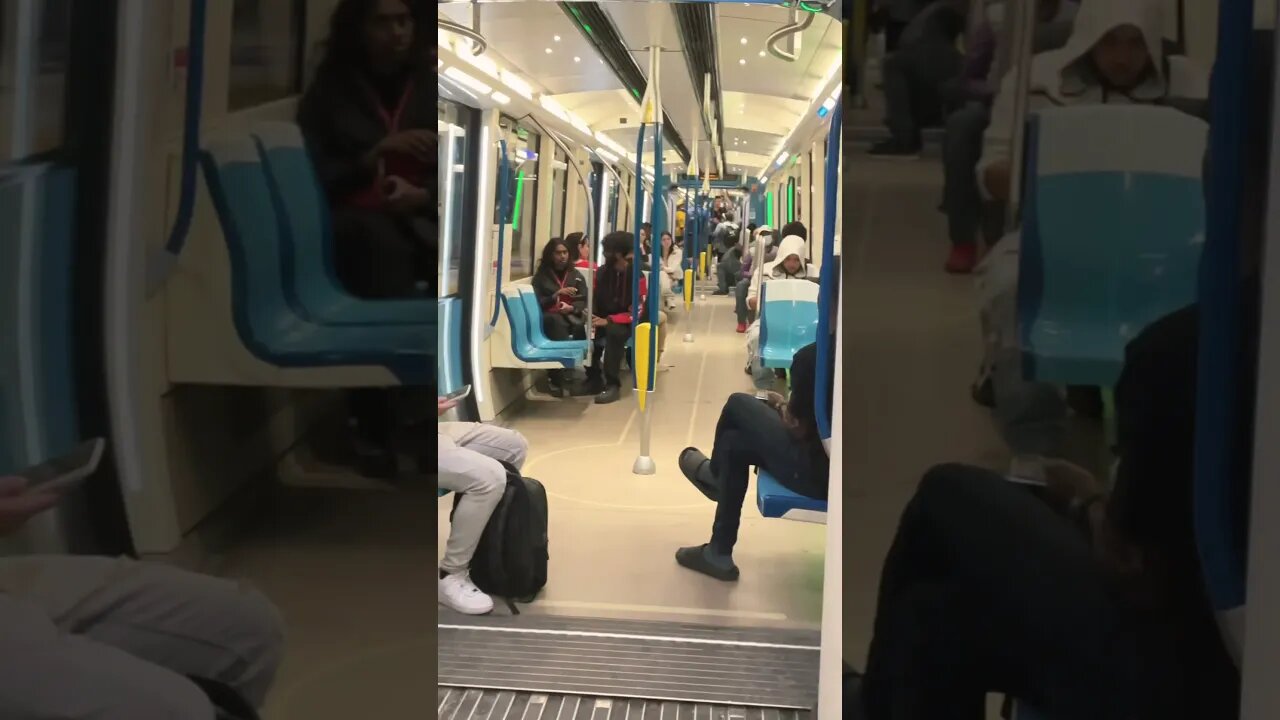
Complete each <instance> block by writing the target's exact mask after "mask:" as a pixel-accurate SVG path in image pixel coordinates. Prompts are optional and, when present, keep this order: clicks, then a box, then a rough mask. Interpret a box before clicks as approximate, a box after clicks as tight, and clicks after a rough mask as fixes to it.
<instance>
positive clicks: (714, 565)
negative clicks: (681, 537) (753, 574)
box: [676, 545, 738, 582]
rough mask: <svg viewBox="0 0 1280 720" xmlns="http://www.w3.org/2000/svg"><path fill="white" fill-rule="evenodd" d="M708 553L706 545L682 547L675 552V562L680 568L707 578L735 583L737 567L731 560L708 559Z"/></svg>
mask: <svg viewBox="0 0 1280 720" xmlns="http://www.w3.org/2000/svg"><path fill="white" fill-rule="evenodd" d="M708 552H709V548H708V547H707V546H706V545H694V546H693V547H682V548H680V549H679V550H677V551H676V562H677V563H679V564H680V566H681V567H686V568H689V569H690V570H693V571H694V572H700V573H702V574H703V575H706V576H707V577H713V578H715V579H716V580H721V581H723V582H735V581H736V580H737V579H738V566H737V565H734V564H733V558H728V557H726V558H716V559H712V558H710V557H708ZM726 563H727V564H726Z"/></svg>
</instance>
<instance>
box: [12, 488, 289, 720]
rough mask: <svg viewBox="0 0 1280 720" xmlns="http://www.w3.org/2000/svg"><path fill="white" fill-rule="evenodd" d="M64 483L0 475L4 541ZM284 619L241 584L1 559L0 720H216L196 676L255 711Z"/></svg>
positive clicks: (95, 563) (72, 561) (270, 675)
mask: <svg viewBox="0 0 1280 720" xmlns="http://www.w3.org/2000/svg"><path fill="white" fill-rule="evenodd" d="M68 487H69V486H68V485H64V484H61V483H58V482H49V483H40V484H38V485H34V486H33V485H32V482H31V481H30V480H28V479H27V478H24V477H0V537H2V536H7V535H11V534H13V533H16V532H17V531H18V530H20V529H21V528H22V527H23V526H24V525H25V524H26V523H27V522H28V521H29V520H31V519H32V518H35V517H37V516H38V515H40V514H41V513H43V512H45V511H47V510H49V509H50V508H53V507H55V506H56V505H57V504H58V503H59V502H60V501H61V500H62V499H63V496H64V494H65V493H66V491H67V488H68ZM283 646H284V639H283V627H282V621H281V619H280V614H279V612H278V611H277V610H276V608H275V607H274V606H273V605H272V604H271V603H270V601H268V600H267V599H266V598H265V597H264V596H263V595H261V594H260V593H258V592H257V591H255V590H252V589H249V588H247V587H245V586H243V585H241V584H239V583H237V582H233V581H230V580H225V579H222V578H215V577H210V576H206V575H199V574H196V573H191V572H186V571H183V570H179V569H177V568H173V567H169V566H167V565H162V564H158V563H145V562H137V561H135V560H131V559H129V558H107V557H92V556H82V555H77V556H72V555H35V556H32V555H15V556H8V557H4V558H0V668H3V670H0V717H3V718H15V719H19V718H55V717H56V718H68V719H69V720H81V719H83V720H88V719H89V718H92V719H93V720H139V719H140V718H210V719H212V718H214V717H215V712H216V710H215V707H214V705H213V702H212V701H211V700H210V698H209V696H208V695H206V694H205V692H204V691H203V690H202V689H201V687H200V686H199V685H198V684H197V682H196V681H195V680H193V678H198V679H200V680H201V681H213V682H216V683H219V684H222V685H225V686H227V687H230V688H231V689H232V690H234V691H235V692H236V693H237V694H238V695H239V696H240V698H241V699H243V700H244V701H245V703H246V704H248V705H250V706H252V707H260V706H261V705H262V703H263V701H264V700H265V699H266V696H267V691H268V690H269V689H270V688H271V685H272V682H273V680H274V678H275V674H276V669H277V668H278V667H279V664H280V660H281V657H282V655H283Z"/></svg>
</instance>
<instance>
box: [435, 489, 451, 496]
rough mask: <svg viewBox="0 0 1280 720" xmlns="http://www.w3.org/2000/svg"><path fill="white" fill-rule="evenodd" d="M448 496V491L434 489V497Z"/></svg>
mask: <svg viewBox="0 0 1280 720" xmlns="http://www.w3.org/2000/svg"><path fill="white" fill-rule="evenodd" d="M448 494H449V491H448V490H445V489H444V488H436V497H438V498H442V497H444V496H445V495H448Z"/></svg>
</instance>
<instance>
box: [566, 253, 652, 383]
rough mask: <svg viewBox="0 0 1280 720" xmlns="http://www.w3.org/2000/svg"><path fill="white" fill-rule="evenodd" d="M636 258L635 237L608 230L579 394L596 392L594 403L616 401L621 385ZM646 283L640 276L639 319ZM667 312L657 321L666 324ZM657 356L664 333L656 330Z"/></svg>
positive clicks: (644, 310) (642, 314)
mask: <svg viewBox="0 0 1280 720" xmlns="http://www.w3.org/2000/svg"><path fill="white" fill-rule="evenodd" d="M634 259H635V247H634V239H633V236H632V235H631V233H629V232H625V231H622V230H619V231H616V232H612V233H609V234H608V235H606V236H605V238H604V264H603V265H602V266H601V268H600V269H599V270H598V271H597V272H596V277H595V284H596V287H595V292H594V304H595V307H593V308H592V311H591V324H592V326H593V327H595V330H596V337H597V342H596V343H595V344H594V347H592V349H591V351H592V358H591V366H590V367H588V368H587V382H586V384H585V385H584V386H583V387H582V389H581V390H580V391H579V392H576V393H575V394H579V395H595V396H596V399H595V401H596V403H597V404H599V405H606V404H608V403H612V402H617V400H618V396H619V394H620V392H621V388H622V377H621V373H622V358H623V356H624V355H626V352H627V348H626V345H627V340H629V339H630V338H631V310H632V305H631V302H632V297H631V267H632V266H631V263H632V262H633V261H634ZM647 293H648V283H646V282H645V280H644V277H643V276H641V278H640V299H641V305H642V306H644V307H641V308H640V315H639V316H640V322H645V317H646V314H647V305H646V303H645V302H644V299H645V298H646V297H647ZM665 322H666V313H664V312H661V311H659V313H658V324H659V326H661V325H663V324H665ZM658 336H659V345H658V355H659V357H661V353H662V343H663V342H664V338H665V336H666V333H664V332H659V333H658Z"/></svg>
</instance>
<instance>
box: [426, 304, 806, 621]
mask: <svg viewBox="0 0 1280 720" xmlns="http://www.w3.org/2000/svg"><path fill="white" fill-rule="evenodd" d="M672 318H673V320H672V329H671V333H672V334H671V336H670V338H669V339H668V341H667V346H666V347H667V350H666V355H665V356H664V358H663V362H664V363H669V364H671V365H673V367H672V368H671V369H670V370H668V371H667V372H664V373H662V374H660V375H659V378H658V391H657V393H656V394H655V395H654V396H652V397H651V399H650V402H651V403H652V404H651V406H650V409H651V411H652V419H651V423H652V443H651V449H650V455H651V457H653V459H654V461H655V463H656V465H657V473H656V474H654V475H635V474H633V473H632V471H631V468H632V463H633V462H634V460H635V459H636V457H637V455H638V454H639V448H640V425H641V423H642V416H641V415H640V413H639V409H638V404H637V402H636V396H635V394H634V393H632V392H627V393H625V394H624V396H623V399H622V400H621V401H619V402H617V403H615V404H612V405H594V404H592V403H591V402H590V399H589V398H577V399H572V400H569V399H566V400H555V399H553V398H550V397H546V396H540V397H535V398H534V399H533V400H532V401H531V402H530V403H529V404H528V406H527V407H526V408H525V409H524V410H523V411H521V412H519V413H518V414H516V415H515V416H514V417H511V418H509V419H507V424H508V425H509V426H511V427H513V428H515V429H517V430H519V431H520V432H521V433H523V434H524V435H525V437H526V438H527V439H528V440H529V446H530V455H529V459H528V461H527V462H526V464H525V467H524V473H525V474H526V475H528V476H530V477H534V478H537V479H539V480H541V481H542V482H543V483H544V484H545V485H546V487H547V492H548V495H549V501H550V506H551V516H550V536H551V564H550V576H549V579H548V582H547V589H546V593H545V595H544V596H543V597H541V598H540V599H539V600H538V602H536V603H534V604H533V605H532V606H530V608H529V612H535V613H553V614H560V615H575V616H586V617H627V618H635V619H665V620H679V621H687V622H700V623H710V624H721V625H765V626H778V627H789V626H811V627H817V625H818V624H819V620H820V618H821V594H822V557H823V555H822V552H823V545H824V539H823V527H822V526H820V525H812V524H807V523H797V522H789V521H781V520H766V519H763V518H761V517H760V515H759V513H758V512H757V511H756V509H755V507H754V495H751V496H750V497H748V505H747V506H746V507H745V508H744V512H743V524H742V530H741V541H740V542H739V545H738V547H737V550H736V553H735V558H736V561H737V563H738V565H739V567H740V568H741V569H742V579H741V580H740V581H739V582H738V583H735V584H725V583H721V582H719V581H716V580H712V579H709V578H706V577H703V576H700V575H697V574H695V573H691V572H689V571H687V570H684V569H682V568H680V567H679V566H678V565H676V564H675V560H674V557H673V554H674V552H675V549H676V548H677V547H679V546H681V545H693V544H698V543H702V542H706V541H707V540H708V539H709V537H710V531H711V519H712V515H713V512H714V505H713V504H712V503H710V502H708V501H707V500H706V499H705V498H704V497H703V496H702V495H701V494H699V493H698V492H697V491H696V490H694V489H693V487H692V486H691V485H690V484H689V482H688V481H687V480H685V478H684V476H683V475H682V474H681V473H680V470H679V468H678V467H677V462H676V459H677V457H678V455H679V452H680V451H681V450H682V449H683V448H685V447H687V446H689V445H694V446H697V447H700V448H703V449H704V450H706V451H708V452H709V451H710V447H711V439H712V436H713V434H714V430H715V424H716V420H717V418H718V417H719V413H720V408H721V407H722V406H723V405H724V402H725V400H726V399H727V398H728V397H729V395H730V394H732V393H734V392H751V391H752V387H751V379H750V378H749V377H748V376H747V375H746V374H744V373H743V366H744V364H745V359H746V357H745V341H744V336H742V335H739V334H737V333H736V332H734V327H733V326H734V322H735V320H734V315H733V303H732V300H731V299H729V298H726V297H715V296H710V295H709V296H708V297H707V301H706V303H705V304H702V303H699V304H698V306H697V307H695V309H694V311H693V314H692V315H691V316H684V314H683V310H681V311H680V312H678V313H674V314H672ZM688 330H692V332H693V335H694V341H693V342H692V343H685V342H682V335H683V334H684V332H686V331H688ZM438 527H439V538H440V542H441V543H443V541H444V539H445V537H446V536H447V533H448V512H447V503H442V504H441V509H440V516H439V525H438Z"/></svg>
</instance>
